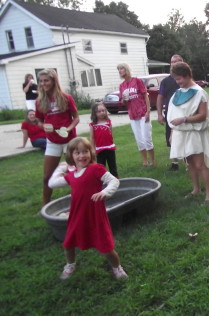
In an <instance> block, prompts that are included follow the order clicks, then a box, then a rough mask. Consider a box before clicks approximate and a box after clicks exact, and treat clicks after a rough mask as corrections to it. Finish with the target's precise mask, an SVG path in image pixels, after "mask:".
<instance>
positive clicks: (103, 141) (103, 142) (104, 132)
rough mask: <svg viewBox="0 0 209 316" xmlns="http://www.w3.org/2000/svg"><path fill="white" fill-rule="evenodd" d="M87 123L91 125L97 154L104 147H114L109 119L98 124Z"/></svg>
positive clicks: (111, 148) (109, 148)
mask: <svg viewBox="0 0 209 316" xmlns="http://www.w3.org/2000/svg"><path fill="white" fill-rule="evenodd" d="M89 125H90V126H92V128H93V131H94V140H95V145H96V153H97V154H98V153H99V152H100V151H103V150H105V149H108V150H115V149H116V147H115V144H114V142H113V137H112V131H111V121H110V120H107V121H106V122H104V123H98V124H94V123H90V124H89Z"/></svg>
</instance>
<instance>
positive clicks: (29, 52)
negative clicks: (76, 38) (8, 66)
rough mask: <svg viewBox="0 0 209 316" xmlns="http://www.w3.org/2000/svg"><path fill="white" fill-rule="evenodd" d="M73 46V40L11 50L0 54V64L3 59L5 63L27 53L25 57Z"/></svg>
mask: <svg viewBox="0 0 209 316" xmlns="http://www.w3.org/2000/svg"><path fill="white" fill-rule="evenodd" d="M73 46H75V42H72V43H68V44H59V45H53V46H50V47H44V48H39V49H33V50H25V51H19V52H11V53H8V54H2V55H0V65H1V64H4V63H5V61H6V63H7V61H12V60H14V59H17V58H18V59H20V58H21V56H22V58H24V57H25V55H27V57H29V56H30V55H31V56H34V55H38V54H41V53H47V52H51V51H56V50H61V49H65V48H69V47H73Z"/></svg>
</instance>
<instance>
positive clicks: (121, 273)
mask: <svg viewBox="0 0 209 316" xmlns="http://www.w3.org/2000/svg"><path fill="white" fill-rule="evenodd" d="M112 272H113V275H114V277H115V278H116V279H121V278H128V275H127V273H126V272H125V271H124V270H123V267H121V265H119V266H118V267H117V268H113V267H112Z"/></svg>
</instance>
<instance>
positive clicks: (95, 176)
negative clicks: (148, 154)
mask: <svg viewBox="0 0 209 316" xmlns="http://www.w3.org/2000/svg"><path fill="white" fill-rule="evenodd" d="M94 158H95V155H94V152H93V150H92V147H91V144H90V142H89V141H88V140H87V139H86V138H84V137H76V138H74V139H73V140H71V141H70V142H69V144H68V147H67V153H66V162H67V163H65V162H63V163H61V164H59V166H58V167H57V169H56V170H55V171H54V173H53V175H52V177H51V178H50V180H49V186H50V187H51V188H57V187H62V186H66V185H70V186H71V206H70V215H69V219H68V225H67V232H66V235H65V240H64V242H63V247H64V248H65V256H66V260H67V264H66V265H65V266H64V270H63V272H62V274H61V275H60V278H61V279H66V278H68V277H69V276H70V275H71V274H72V273H73V272H75V268H76V267H75V266H76V262H75V258H76V255H75V247H79V248H80V249H82V250H86V249H89V248H96V249H97V250H98V251H99V252H101V253H102V254H104V255H105V256H106V258H107V259H108V261H109V262H110V264H111V266H112V271H113V274H114V276H115V278H117V279H119V278H127V274H126V273H125V271H124V270H123V268H122V267H121V265H120V260H119V257H118V254H117V253H116V251H115V250H114V239H113V235H112V231H111V227H110V223H109V219H108V215H107V212H106V208H105V203H104V199H105V198H106V197H109V196H111V195H112V194H113V193H114V192H115V191H116V190H117V188H118V186H119V180H118V179H117V178H115V177H114V176H113V175H111V174H110V172H108V171H107V170H106V169H105V167H104V166H103V165H101V164H96V163H94ZM68 164H69V165H75V167H76V168H75V170H74V171H69V170H68V167H69V166H68ZM103 184H105V185H107V186H106V187H105V188H104V189H103Z"/></svg>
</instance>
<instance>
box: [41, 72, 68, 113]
mask: <svg viewBox="0 0 209 316" xmlns="http://www.w3.org/2000/svg"><path fill="white" fill-rule="evenodd" d="M43 75H46V76H49V77H50V79H51V80H52V81H53V83H54V91H53V97H54V100H55V101H56V103H57V108H58V109H59V110H60V111H65V110H66V109H67V98H66V96H65V93H64V92H63V91H62V89H61V87H60V83H59V80H58V77H57V73H56V71H55V70H54V69H44V70H41V71H39V73H38V78H39V79H40V77H41V76H43ZM38 104H39V110H40V111H41V112H43V113H46V112H47V111H48V110H49V109H50V100H49V97H48V95H47V93H46V92H45V91H44V89H43V88H42V87H41V85H40V84H39V85H38Z"/></svg>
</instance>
